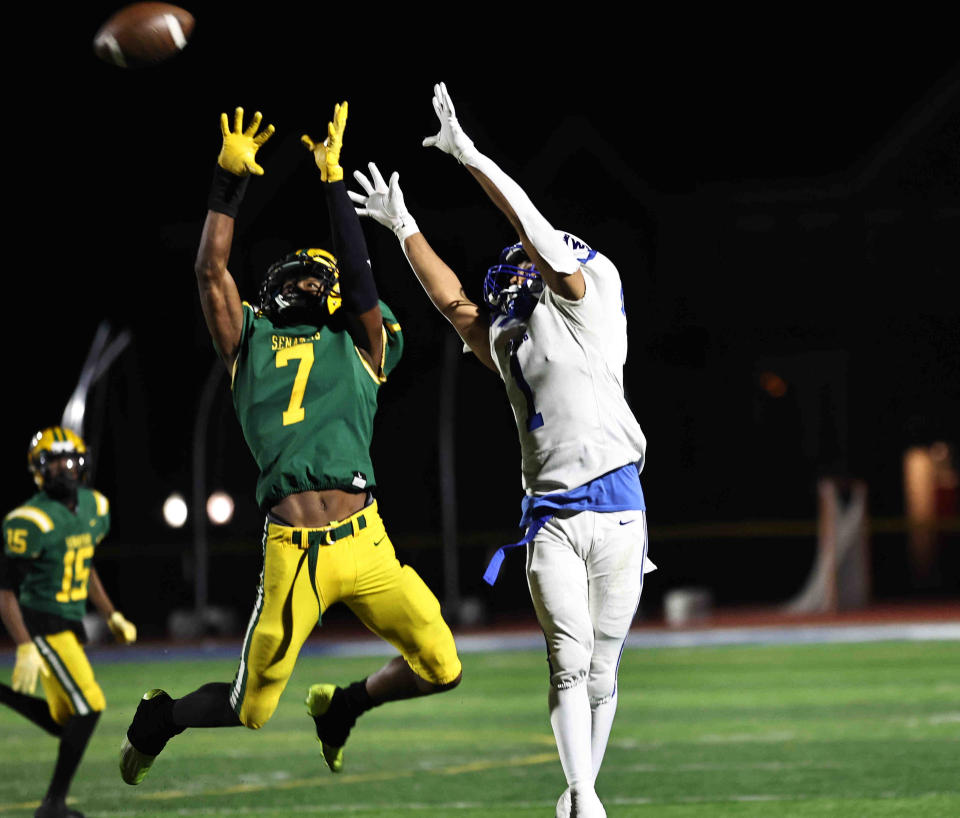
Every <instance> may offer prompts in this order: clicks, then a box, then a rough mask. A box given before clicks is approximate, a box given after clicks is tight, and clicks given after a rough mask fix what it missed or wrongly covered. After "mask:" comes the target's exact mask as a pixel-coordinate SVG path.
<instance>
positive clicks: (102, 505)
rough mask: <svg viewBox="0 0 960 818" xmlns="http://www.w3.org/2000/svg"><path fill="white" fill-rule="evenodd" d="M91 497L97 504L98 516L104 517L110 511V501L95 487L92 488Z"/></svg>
mask: <svg viewBox="0 0 960 818" xmlns="http://www.w3.org/2000/svg"><path fill="white" fill-rule="evenodd" d="M93 499H94V500H95V501H96V504H97V516H98V517H105V516H106V515H107V514H109V513H110V501H109V500H108V499H107V498H106V497H104V496H103V495H102V494H101V493H100V492H99V491H97V490H96V489H93Z"/></svg>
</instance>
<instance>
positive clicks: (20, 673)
mask: <svg viewBox="0 0 960 818" xmlns="http://www.w3.org/2000/svg"><path fill="white" fill-rule="evenodd" d="M49 673H50V671H49V670H47V664H46V662H44V661H43V658H42V657H41V656H40V651H39V650H37V646H36V645H35V644H33V642H24V643H23V644H22V645H17V661H16V663H15V664H14V666H13V689H14V690H16V691H17V693H30V694H32V693H33V692H34V691H35V690H36V689H37V679H38V678H39V677H40V675H41V674H43V675H44V676H46V675H47V674H49Z"/></svg>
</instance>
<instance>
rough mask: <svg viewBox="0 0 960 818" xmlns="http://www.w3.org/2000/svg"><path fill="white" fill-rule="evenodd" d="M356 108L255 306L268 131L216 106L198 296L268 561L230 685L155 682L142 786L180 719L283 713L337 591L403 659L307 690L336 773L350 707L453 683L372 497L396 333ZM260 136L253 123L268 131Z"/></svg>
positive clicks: (133, 769) (432, 600) (447, 649)
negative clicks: (176, 687)
mask: <svg viewBox="0 0 960 818" xmlns="http://www.w3.org/2000/svg"><path fill="white" fill-rule="evenodd" d="M346 119H347V103H346V102H343V103H342V104H340V105H337V106H336V108H335V109H334V116H333V121H332V122H331V123H330V124H329V126H328V135H327V137H326V138H325V139H324V140H323V141H322V142H314V141H313V140H312V139H310V138H309V137H307V136H304V137H303V140H302V141H303V143H304V145H305V146H306V147H307V148H308V149H309V150H310V151H311V152H312V153H313V155H314V159H315V161H316V164H317V166H318V167H319V169H320V178H321V181H322V183H323V184H322V187H323V189H324V195H325V199H326V203H327V210H328V212H329V216H330V225H331V232H332V240H333V250H334V252H333V253H332V254H331V253H330V252H327V251H326V250H320V249H304V250H299V251H296V252H294V253H291V254H290V255H288V256H286V257H285V258H284V259H282V260H281V261H279V262H277V263H276V264H274V265H273V266H271V267H270V269H269V270H268V271H267V274H266V277H265V278H264V281H263V284H262V286H261V288H260V293H259V303H258V305H257V306H252V305H250V304H247V303H245V302H243V301H241V299H240V296H239V293H238V290H237V285H236V283H235V282H234V279H233V277H232V276H231V274H230V272H229V271H228V270H227V260H228V258H229V256H230V248H231V245H232V241H233V230H234V219H235V217H236V215H237V212H238V208H239V205H240V200H241V198H242V196H243V192H244V189H245V187H246V185H247V183H248V182H249V179H250V177H251V176H259V175H261V174H262V173H263V169H262V168H261V167H260V165H258V164H257V162H256V158H255V157H256V152H257V150H258V149H259V148H260V146H261V145H263V143H264V142H266V141H267V139H269V137H270V135H271V134H272V133H273V126H272V125H271V126H268V127H266V128H264V129H263V130H259V129H260V124H261V121H262V118H261V115H260V113H259V112H257V113H255V114H254V115H253V117H252V119H251V121H250V123H249V125H248V126H247V128H246V129H245V130H244V128H243V111H242V109H240V108H238V109H237V110H236V112H235V116H234V123H233V129H232V130H231V128H230V126H229V121H228V118H227V115H226V114H222V115H221V133H222V136H223V145H222V149H221V152H220V155H219V158H218V162H217V166H216V168H215V171H214V182H213V187H212V190H211V194H210V197H209V199H208V211H207V216H206V222H205V224H204V229H203V233H202V236H201V239H200V249H199V252H198V255H197V261H196V274H197V282H198V285H199V289H200V303H201V305H202V307H203V313H204V316H205V318H206V322H207V327H208V329H209V330H210V334H211V336H212V337H213V342H214V345H215V347H216V350H217V352H218V354H219V355H220V358H221V359H222V360H223V363H224V365H225V366H226V367H227V369H228V370H229V372H230V374H231V380H232V393H233V403H234V408H235V410H236V412H237V417H238V419H239V421H240V426H241V428H242V430H243V434H244V438H245V439H246V442H247V445H248V446H249V448H250V450H251V452H252V454H253V456H254V459H255V460H256V462H257V465H258V466H259V469H260V477H259V480H258V482H257V491H256V497H257V503H258V504H259V506H260V508H261V509H262V510H263V512H264V515H265V517H266V519H265V522H264V528H263V535H262V543H261V547H262V550H263V569H262V572H261V575H260V585H259V589H258V593H257V598H256V602H255V604H254V609H253V614H252V616H251V617H250V623H249V626H248V627H247V633H246V637H245V638H244V642H243V648H242V651H241V656H240V663H239V667H238V669H237V672H236V676H235V677H234V679H233V681H232V682H211V683H209V684H206V685H204V686H202V687H201V688H199V689H198V690H196V691H194V692H193V693H190V694H188V695H186V696H184V697H183V698H180V699H172V698H171V697H170V696H169V695H168V694H167V693H166V692H164V691H162V690H159V689H154V690H150V691H147V693H146V694H144V696H143V699H142V700H141V702H140V704H139V705H138V707H137V711H136V714H135V715H134V718H133V721H132V723H131V724H130V727H129V728H128V730H127V734H126V737H125V738H124V740H123V743H122V746H121V753H120V770H121V775H122V778H123V780H124V781H126V782H127V783H128V784H137V783H139V782H140V781H141V780H142V779H143V777H144V776H145V775H146V773H147V771H148V770H149V768H150V766H151V765H152V764H153V762H154V759H155V758H156V756H157V755H158V754H159V753H160V751H161V750H162V749H163V747H164V746H165V745H166V743H167V742H168V741H169V740H170V739H171V738H172V737H173V736H175V735H177V734H178V733H181V732H182V731H183V730H184V729H186V728H187V727H228V726H237V725H244V726H246V727H250V728H253V729H256V728H259V727H261V726H263V725H264V724H265V723H266V722H267V720H268V719H269V718H270V716H271V715H272V714H273V712H274V710H275V709H276V706H277V702H278V700H279V698H280V694H281V693H282V692H283V689H284V687H285V686H286V684H287V680H288V679H289V678H290V674H291V673H292V671H293V667H294V663H295V662H296V658H297V655H298V653H299V651H300V648H301V646H302V645H303V643H304V641H305V640H306V638H307V637H308V636H309V635H310V632H311V631H312V630H313V628H314V626H315V625H316V624H317V623H318V621H319V619H320V617H321V616H322V615H323V613H324V611H325V610H326V609H327V608H329V607H330V606H331V605H332V604H334V603H335V602H338V601H340V602H344V603H345V604H346V605H347V606H348V607H349V608H350V609H351V610H352V611H353V612H354V613H355V614H356V616H357V617H358V618H359V619H360V621H362V622H363V623H364V624H365V625H366V626H367V627H368V628H370V630H371V631H373V632H374V633H376V634H377V635H379V636H380V637H382V638H383V639H385V640H387V641H388V642H389V643H390V644H392V645H393V646H394V647H395V648H396V649H397V651H398V652H399V654H400V655H399V656H396V657H395V658H394V659H392V660H391V661H389V662H388V663H387V664H386V665H385V666H384V667H382V668H381V669H380V670H378V671H377V672H375V673H373V674H371V675H370V676H368V677H367V678H365V679H363V680H360V681H357V682H354V683H353V684H350V685H349V686H347V687H344V688H341V687H337V686H335V685H333V684H316V685H313V686H312V687H310V689H309V690H308V693H307V700H306V704H307V711H308V713H309V714H310V716H312V717H313V720H314V723H315V726H316V732H317V738H318V740H319V741H320V742H321V744H322V750H323V757H324V760H325V761H326V763H327V765H328V766H329V767H330V769H331V770H332V771H334V772H338V771H339V770H340V769H341V767H342V764H343V745H344V743H345V742H346V739H347V736H348V734H349V732H350V729H351V728H352V726H353V725H354V723H355V721H356V719H357V717H358V716H360V715H361V714H362V713H364V712H366V711H367V710H369V709H370V708H372V707H374V706H376V705H379V704H382V703H384V702H388V701H394V700H397V699H406V698H411V697H415V696H423V695H427V694H431V693H437V692H440V691H443V690H449V689H450V688H452V687H454V686H456V685H457V684H458V683H459V681H460V678H461V665H460V660H459V658H458V656H457V650H456V645H455V644H454V640H453V635H452V634H451V632H450V629H449V627H448V626H447V624H446V622H444V620H443V617H442V615H441V612H440V605H439V603H438V602H437V599H436V597H435V596H434V595H433V593H432V592H431V591H430V590H429V588H427V586H426V584H425V583H424V582H423V580H422V579H420V577H419V576H418V575H417V573H416V572H415V571H414V570H413V569H412V568H410V567H409V566H403V565H401V564H400V562H399V561H398V560H397V558H396V555H395V553H394V549H393V546H392V544H391V543H390V539H389V537H388V536H387V534H386V531H385V529H384V524H383V521H382V520H381V518H380V515H379V513H378V511H377V502H376V500H375V499H374V498H373V495H372V493H371V490H372V489H373V487H374V486H375V484H376V480H375V477H374V473H373V465H372V463H371V461H370V452H369V449H370V443H371V437H372V433H373V418H374V414H375V412H376V408H377V397H378V393H379V389H380V386H381V385H382V384H383V383H384V382H385V381H386V379H387V375H388V374H389V373H390V371H391V370H392V369H393V367H394V366H395V365H396V363H397V360H398V359H399V357H400V352H401V349H402V345H403V337H402V335H401V332H400V326H399V324H398V323H397V321H396V319H395V318H394V316H393V313H392V312H391V311H390V309H389V308H388V307H387V305H386V304H384V303H383V302H382V301H380V300H379V297H378V295H377V289H376V285H375V283H374V280H373V274H372V271H371V267H370V262H369V259H368V256H367V248H366V242H365V239H364V237H363V232H362V230H361V228H360V221H359V218H358V217H357V215H356V213H355V211H354V209H353V204H352V202H351V201H350V199H349V197H348V195H347V191H346V187H345V185H344V183H343V169H342V168H341V167H340V163H339V157H340V149H341V146H342V139H343V131H344V127H345V125H346ZM258 130H259V132H258Z"/></svg>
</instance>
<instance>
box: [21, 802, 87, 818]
mask: <svg viewBox="0 0 960 818" xmlns="http://www.w3.org/2000/svg"><path fill="white" fill-rule="evenodd" d="M33 818H83V813H82V812H79V811H78V810H75V809H70V807H68V806H67V804H66V802H65V801H48V800H46V799H44V800H43V803H42V804H40V806H39V807H37V811H36V812H35V813H33Z"/></svg>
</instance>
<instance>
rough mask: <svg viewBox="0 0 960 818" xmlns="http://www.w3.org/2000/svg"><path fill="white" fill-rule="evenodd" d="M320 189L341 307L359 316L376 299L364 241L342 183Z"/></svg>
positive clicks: (356, 216)
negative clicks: (341, 300) (326, 217)
mask: <svg viewBox="0 0 960 818" xmlns="http://www.w3.org/2000/svg"><path fill="white" fill-rule="evenodd" d="M323 187H324V190H325V191H326V196H327V210H328V211H329V213H330V230H331V232H332V233H333V254H334V255H335V256H336V257H337V266H338V267H339V269H340V295H341V297H342V298H343V305H344V307H346V308H347V309H348V310H349V311H350V312H352V313H354V314H357V315H359V314H360V313H362V312H366V311H367V310H369V309H372V308H373V307H375V306H376V305H377V301H378V298H379V296H378V295H377V285H376V282H375V281H374V280H373V270H372V269H371V267H370V256H369V253H368V252H367V240H366V239H365V238H364V236H363V229H362V228H361V227H360V217H359V216H358V215H357V211H356V210H354V209H353V202H351V201H350V197H349V196H348V195H347V186H346V185H345V184H344V183H343V181H340V182H325V183H324V185H323Z"/></svg>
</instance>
